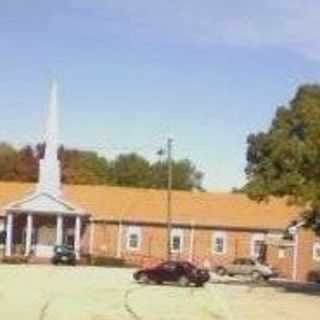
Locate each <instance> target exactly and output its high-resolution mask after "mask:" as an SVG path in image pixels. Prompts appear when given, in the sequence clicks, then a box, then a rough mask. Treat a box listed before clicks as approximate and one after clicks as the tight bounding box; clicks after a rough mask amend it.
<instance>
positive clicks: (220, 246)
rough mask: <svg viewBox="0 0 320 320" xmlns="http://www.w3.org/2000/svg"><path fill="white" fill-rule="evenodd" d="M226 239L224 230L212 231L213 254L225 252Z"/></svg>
mask: <svg viewBox="0 0 320 320" xmlns="http://www.w3.org/2000/svg"><path fill="white" fill-rule="evenodd" d="M226 239H227V235H226V233H225V232H214V233H213V243H212V251H213V253H214V254H225V253H226V252H227V245H226Z"/></svg>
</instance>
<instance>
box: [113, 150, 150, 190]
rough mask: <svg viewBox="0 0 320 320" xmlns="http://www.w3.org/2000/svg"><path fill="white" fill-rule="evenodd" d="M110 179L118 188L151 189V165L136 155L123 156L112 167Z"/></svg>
mask: <svg viewBox="0 0 320 320" xmlns="http://www.w3.org/2000/svg"><path fill="white" fill-rule="evenodd" d="M109 170H110V178H111V181H112V183H113V184H115V185H118V186H128V187H139V188H149V187H150V186H151V167H150V163H149V162H148V161H147V160H146V159H145V158H143V157H142V156H140V155H138V154H136V153H130V154H121V155H119V156H118V157H117V158H116V159H115V160H114V161H113V163H112V164H111V165H110V169H109Z"/></svg>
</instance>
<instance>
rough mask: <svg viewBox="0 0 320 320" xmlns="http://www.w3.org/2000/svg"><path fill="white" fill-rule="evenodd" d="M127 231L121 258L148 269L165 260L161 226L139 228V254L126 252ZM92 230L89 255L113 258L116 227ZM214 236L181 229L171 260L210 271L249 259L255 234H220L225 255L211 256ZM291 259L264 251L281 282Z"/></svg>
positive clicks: (274, 250) (288, 253) (205, 231)
mask: <svg viewBox="0 0 320 320" xmlns="http://www.w3.org/2000/svg"><path fill="white" fill-rule="evenodd" d="M127 228H128V226H126V225H123V226H122V243H121V257H122V258H125V259H126V260H127V261H128V262H130V263H134V264H139V265H152V264H155V263H158V262H160V261H163V260H165V259H166V256H167V229H166V228H165V227H164V226H148V225H143V226H140V231H141V236H142V242H141V247H140V249H139V250H129V249H128V248H127V243H126V240H127V237H126V232H127ZM89 229H90V228H89ZM94 230H95V231H94V246H93V248H94V250H93V251H94V252H93V253H94V254H99V255H105V256H112V257H115V256H116V255H117V251H118V250H117V248H118V233H119V225H118V224H108V223H96V224H95V227H94ZM192 232H193V237H192ZM214 232H221V231H220V230H216V231H215V230H212V229H200V228H195V229H193V231H192V228H191V227H188V228H184V229H183V246H182V251H181V252H180V253H173V254H172V256H173V258H174V259H183V260H190V258H191V259H192V261H193V262H194V263H195V264H197V265H199V266H203V267H209V268H214V267H215V266H217V265H224V264H228V263H231V262H232V261H233V260H234V259H235V258H237V257H249V256H250V255H251V241H252V237H253V235H254V234H256V232H245V231H224V232H225V234H226V252H225V254H215V253H213V250H212V238H213V234H214ZM88 238H90V237H88ZM192 238H193V239H194V241H193V245H192V244H191V241H192ZM192 247H193V250H192V252H191V248H192ZM191 253H192V255H191ZM292 259H293V250H292V248H287V249H286V252H285V255H284V256H281V257H280V255H279V248H278V247H276V246H275V247H271V246H270V247H268V250H267V262H268V263H270V264H271V265H272V266H275V267H276V268H277V269H279V271H280V274H281V277H283V278H288V279H290V278H291V276H292Z"/></svg>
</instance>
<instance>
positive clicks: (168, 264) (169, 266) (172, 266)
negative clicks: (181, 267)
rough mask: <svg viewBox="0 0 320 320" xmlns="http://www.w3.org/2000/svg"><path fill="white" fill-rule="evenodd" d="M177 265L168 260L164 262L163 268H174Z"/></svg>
mask: <svg viewBox="0 0 320 320" xmlns="http://www.w3.org/2000/svg"><path fill="white" fill-rule="evenodd" d="M175 267H176V265H175V264H174V263H172V262H166V263H164V264H162V266H161V268H162V269H164V270H168V271H170V270H174V269H175Z"/></svg>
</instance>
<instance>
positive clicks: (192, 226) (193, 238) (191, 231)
mask: <svg viewBox="0 0 320 320" xmlns="http://www.w3.org/2000/svg"><path fill="white" fill-rule="evenodd" d="M194 241H195V228H194V225H193V224H192V225H191V230H190V250H189V261H190V262H192V261H193V251H194Z"/></svg>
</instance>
